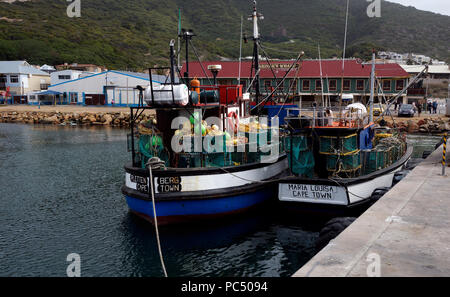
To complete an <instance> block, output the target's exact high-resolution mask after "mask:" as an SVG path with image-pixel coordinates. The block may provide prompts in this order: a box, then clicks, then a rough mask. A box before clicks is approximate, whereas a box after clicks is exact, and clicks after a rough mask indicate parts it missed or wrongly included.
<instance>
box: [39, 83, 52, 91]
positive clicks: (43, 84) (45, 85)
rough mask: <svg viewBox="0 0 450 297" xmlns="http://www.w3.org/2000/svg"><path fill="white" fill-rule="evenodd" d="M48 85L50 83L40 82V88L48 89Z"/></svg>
mask: <svg viewBox="0 0 450 297" xmlns="http://www.w3.org/2000/svg"><path fill="white" fill-rule="evenodd" d="M49 86H50V84H47V83H41V90H48V87H49Z"/></svg>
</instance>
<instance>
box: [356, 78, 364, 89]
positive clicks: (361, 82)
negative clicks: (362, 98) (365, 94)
mask: <svg viewBox="0 0 450 297" xmlns="http://www.w3.org/2000/svg"><path fill="white" fill-rule="evenodd" d="M356 90H358V91H363V90H364V80H362V79H358V80H357V81H356Z"/></svg>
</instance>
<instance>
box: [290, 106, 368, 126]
mask: <svg viewBox="0 0 450 297" xmlns="http://www.w3.org/2000/svg"><path fill="white" fill-rule="evenodd" d="M286 112H287V115H286V118H287V119H292V118H299V119H306V120H307V121H308V122H309V126H308V128H363V127H365V126H366V125H367V124H368V123H369V118H368V115H367V114H364V113H362V112H361V110H358V109H341V110H339V109H338V108H323V107H318V108H314V107H312V108H287V109H286Z"/></svg>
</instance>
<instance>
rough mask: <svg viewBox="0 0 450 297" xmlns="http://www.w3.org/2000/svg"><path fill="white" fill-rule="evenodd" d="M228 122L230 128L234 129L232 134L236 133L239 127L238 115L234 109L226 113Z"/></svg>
mask: <svg viewBox="0 0 450 297" xmlns="http://www.w3.org/2000/svg"><path fill="white" fill-rule="evenodd" d="M228 124H229V125H230V128H231V129H232V130H233V131H234V134H236V133H237V132H238V128H239V117H238V115H237V114H236V113H235V112H234V111H232V112H230V113H229V114H228Z"/></svg>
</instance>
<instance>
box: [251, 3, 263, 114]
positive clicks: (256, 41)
mask: <svg viewBox="0 0 450 297" xmlns="http://www.w3.org/2000/svg"><path fill="white" fill-rule="evenodd" d="M258 19H260V20H263V19H264V17H263V16H262V15H261V14H259V13H258V12H257V11H256V0H254V1H253V14H252V16H251V18H250V19H249V20H251V21H253V59H254V60H255V63H254V68H255V89H256V90H255V97H256V104H257V105H259V97H260V89H259V83H260V82H259V48H258V47H259V28H258ZM259 110H260V107H259V106H258V108H257V111H258V114H259Z"/></svg>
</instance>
